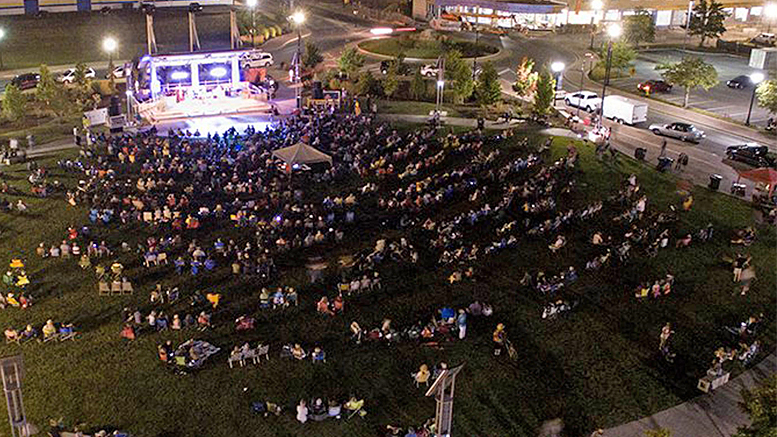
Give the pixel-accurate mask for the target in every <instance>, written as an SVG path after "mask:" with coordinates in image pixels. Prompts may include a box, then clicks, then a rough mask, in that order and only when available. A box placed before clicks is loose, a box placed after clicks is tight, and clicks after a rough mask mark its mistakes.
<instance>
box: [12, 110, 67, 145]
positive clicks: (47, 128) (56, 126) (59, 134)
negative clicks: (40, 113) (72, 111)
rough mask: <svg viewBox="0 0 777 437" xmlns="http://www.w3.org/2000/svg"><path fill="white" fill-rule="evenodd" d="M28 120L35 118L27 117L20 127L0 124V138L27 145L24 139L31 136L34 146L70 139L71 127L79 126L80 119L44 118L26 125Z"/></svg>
mask: <svg viewBox="0 0 777 437" xmlns="http://www.w3.org/2000/svg"><path fill="white" fill-rule="evenodd" d="M30 120H35V117H27V118H26V119H25V123H24V124H22V125H14V124H10V123H8V122H4V123H2V125H0V138H5V139H9V138H16V139H18V140H19V141H20V144H27V143H26V140H25V138H27V135H28V134H32V136H33V137H35V144H45V143H50V142H53V141H57V140H61V139H64V138H69V137H72V135H73V127H74V126H79V127H80V126H81V117H80V116H78V115H68V116H65V117H61V118H51V117H46V118H42V119H39V120H38V121H36V122H34V123H26V122H27V121H30Z"/></svg>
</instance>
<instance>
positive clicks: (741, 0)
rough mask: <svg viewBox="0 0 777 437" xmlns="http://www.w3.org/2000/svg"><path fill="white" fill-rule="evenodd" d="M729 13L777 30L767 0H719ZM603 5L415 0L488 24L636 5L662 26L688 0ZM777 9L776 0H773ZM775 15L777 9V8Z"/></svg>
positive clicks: (557, 19) (621, 11)
mask: <svg viewBox="0 0 777 437" xmlns="http://www.w3.org/2000/svg"><path fill="white" fill-rule="evenodd" d="M720 1H721V3H722V4H723V6H724V8H725V9H726V11H727V12H729V14H730V16H729V18H728V20H727V23H726V26H727V27H728V28H729V29H730V30H732V29H735V30H736V29H741V28H749V29H752V30H753V32H755V31H756V30H758V29H760V30H761V31H763V30H768V29H770V28H772V29H776V30H777V16H774V17H767V16H766V14H765V13H764V12H765V9H766V7H767V2H765V1H764V0H720ZM770 1H777V0H770ZM603 4H604V8H603V10H599V11H597V10H594V9H593V8H592V2H591V1H590V0H515V1H504V0H413V18H415V19H418V20H432V19H440V20H449V21H453V20H458V21H461V22H464V23H470V24H475V23H477V24H479V25H484V26H492V27H502V28H513V27H519V26H521V27H528V28H530V29H543V28H552V27H555V26H560V25H566V24H572V25H575V24H580V25H590V24H592V23H595V24H598V23H601V22H610V21H620V20H621V19H622V18H623V16H625V15H630V14H633V13H634V12H635V10H636V9H638V8H639V9H644V10H647V11H649V12H651V13H652V14H653V20H654V22H655V24H656V26H657V27H659V28H661V27H664V28H667V27H678V26H681V25H684V23H685V22H686V20H687V16H688V10H689V7H692V5H693V1H691V2H690V3H689V1H688V0H645V1H640V2H635V1H634V0H603ZM769 4H770V6H769V9H768V10H769V11H770V12H771V11H777V3H775V4H771V3H769ZM773 15H774V14H773Z"/></svg>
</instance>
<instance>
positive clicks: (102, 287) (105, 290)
mask: <svg viewBox="0 0 777 437" xmlns="http://www.w3.org/2000/svg"><path fill="white" fill-rule="evenodd" d="M97 290H98V292H99V293H100V296H108V295H110V294H111V287H110V286H108V283H107V282H105V281H100V282H98V283H97Z"/></svg>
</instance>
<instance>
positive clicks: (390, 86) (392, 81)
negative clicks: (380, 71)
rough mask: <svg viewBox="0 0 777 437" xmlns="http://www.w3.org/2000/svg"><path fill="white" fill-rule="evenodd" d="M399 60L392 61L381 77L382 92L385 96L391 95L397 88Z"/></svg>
mask: <svg viewBox="0 0 777 437" xmlns="http://www.w3.org/2000/svg"><path fill="white" fill-rule="evenodd" d="M399 65H400V64H399V61H397V60H395V61H392V62H391V63H390V65H389V68H388V71H386V77H385V78H384V79H383V92H384V93H385V94H386V96H387V97H393V96H394V94H395V93H396V92H397V90H398V89H399Z"/></svg>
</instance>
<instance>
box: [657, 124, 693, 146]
mask: <svg viewBox="0 0 777 437" xmlns="http://www.w3.org/2000/svg"><path fill="white" fill-rule="evenodd" d="M650 130H651V131H652V132H653V133H654V134H656V135H663V136H666V137H672V138H677V139H678V140H682V141H690V142H692V143H698V142H700V141H701V140H702V139H704V132H703V131H700V130H699V129H696V126H694V125H692V124H689V123H679V122H678V123H669V124H652V125H650Z"/></svg>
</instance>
